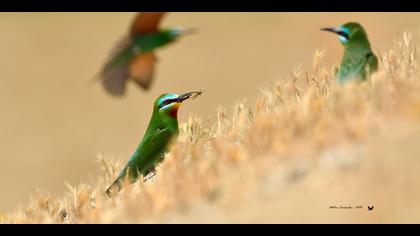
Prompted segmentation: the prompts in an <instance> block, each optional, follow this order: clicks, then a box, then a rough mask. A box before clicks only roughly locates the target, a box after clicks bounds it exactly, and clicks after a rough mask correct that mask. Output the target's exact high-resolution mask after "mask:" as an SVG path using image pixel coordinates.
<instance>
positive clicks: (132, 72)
mask: <svg viewBox="0 0 420 236" xmlns="http://www.w3.org/2000/svg"><path fill="white" fill-rule="evenodd" d="M164 15H165V13H164V12H143V13H139V14H138V15H137V16H136V18H135V19H134V22H133V23H132V25H131V28H130V31H129V35H128V36H126V37H124V38H123V39H122V40H121V41H120V42H119V43H118V44H117V45H116V47H115V48H114V50H113V51H112V53H111V55H110V57H109V59H108V61H107V62H106V63H105V65H104V67H103V68H102V70H101V71H100V72H99V78H100V79H101V80H102V84H103V86H104V88H105V89H106V91H107V92H108V93H110V94H112V95H115V96H122V95H123V94H124V92H125V88H126V83H127V81H129V80H132V81H134V82H136V83H137V84H138V85H139V86H140V87H142V88H143V89H148V88H149V86H150V83H151V81H152V79H153V74H154V67H155V63H156V57H155V54H154V52H155V50H156V49H158V48H160V47H163V46H165V45H168V44H170V43H172V42H174V41H175V40H176V39H178V38H179V37H180V36H182V35H185V34H189V33H192V32H194V29H184V28H180V27H173V28H166V29H159V28H158V26H159V22H160V21H161V19H162V17H163V16H164Z"/></svg>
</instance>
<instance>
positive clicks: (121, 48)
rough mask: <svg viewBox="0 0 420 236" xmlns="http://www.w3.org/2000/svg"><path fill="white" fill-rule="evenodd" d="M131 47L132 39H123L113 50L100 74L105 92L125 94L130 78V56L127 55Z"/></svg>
mask: <svg viewBox="0 0 420 236" xmlns="http://www.w3.org/2000/svg"><path fill="white" fill-rule="evenodd" d="M130 47H131V39H130V38H128V37H126V38H123V39H122V40H121V41H120V42H119V43H118V44H117V46H116V47H115V48H114V49H113V51H112V53H111V55H110V56H109V58H108V61H107V62H106V63H105V65H104V67H103V68H102V70H101V71H100V72H99V78H100V79H101V80H102V85H103V86H104V88H105V90H106V91H107V92H108V93H110V94H112V95H114V96H121V95H123V94H124V91H125V85H126V81H127V78H128V61H129V57H130V55H129V54H128V53H127V52H128V50H129V49H130Z"/></svg>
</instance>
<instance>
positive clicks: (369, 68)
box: [321, 22, 378, 81]
mask: <svg viewBox="0 0 420 236" xmlns="http://www.w3.org/2000/svg"><path fill="white" fill-rule="evenodd" d="M321 30H324V31H329V32H333V33H336V34H338V35H339V39H340V42H341V43H342V44H343V46H344V56H343V59H342V61H341V65H340V67H339V70H338V74H337V79H338V80H339V81H346V80H348V79H352V78H358V79H361V80H366V79H367V78H369V76H370V75H371V74H372V73H374V72H375V71H377V69H378V58H377V57H376V56H375V54H374V53H373V52H372V49H371V48H370V43H369V40H368V37H367V34H366V31H365V30H364V29H363V27H362V26H361V25H360V24H359V23H354V22H349V23H346V24H344V25H342V26H340V27H339V28H323V29H321Z"/></svg>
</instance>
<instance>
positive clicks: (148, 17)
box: [130, 12, 165, 36]
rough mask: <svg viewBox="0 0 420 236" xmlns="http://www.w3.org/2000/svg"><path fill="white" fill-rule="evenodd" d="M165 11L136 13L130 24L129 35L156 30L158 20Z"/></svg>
mask: <svg viewBox="0 0 420 236" xmlns="http://www.w3.org/2000/svg"><path fill="white" fill-rule="evenodd" d="M164 15H165V12H142V13H138V14H137V16H136V18H135V19H134V22H133V24H132V25H131V29H130V35H131V36H136V35H139V34H145V33H155V32H157V31H158V26H159V22H160V21H161V19H162V17H163V16H164Z"/></svg>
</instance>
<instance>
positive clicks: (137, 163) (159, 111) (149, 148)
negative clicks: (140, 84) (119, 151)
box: [106, 92, 201, 196]
mask: <svg viewBox="0 0 420 236" xmlns="http://www.w3.org/2000/svg"><path fill="white" fill-rule="evenodd" d="M199 94H201V92H191V93H186V94H182V95H179V96H178V95H176V94H163V95H161V96H160V97H159V98H158V99H157V100H156V101H155V103H154V106H153V114H152V117H151V119H150V122H149V126H148V128H147V130H146V133H145V134H144V137H143V139H142V141H141V142H140V144H139V146H138V147H137V150H136V151H135V152H134V154H133V156H132V157H131V158H130V159H129V161H128V163H127V164H126V166H125V167H124V169H123V170H122V171H121V173H120V174H119V175H118V177H117V180H116V181H115V182H114V183H113V184H112V185H111V187H109V188H108V190H107V192H106V194H107V195H108V196H110V195H111V193H112V190H113V188H116V190H117V191H118V190H120V189H121V187H122V186H121V185H122V180H123V179H124V178H125V177H128V178H129V180H130V182H135V181H137V180H138V179H139V177H140V175H141V176H143V177H145V176H147V175H148V174H149V173H150V172H153V171H154V169H155V167H156V166H157V165H158V164H159V163H160V162H161V161H163V158H164V155H165V152H166V151H167V150H168V147H169V145H170V143H171V141H173V139H174V138H175V137H176V136H177V135H178V120H177V111H178V107H179V106H180V103H182V101H184V100H186V99H188V98H190V97H194V96H197V95H199Z"/></svg>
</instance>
